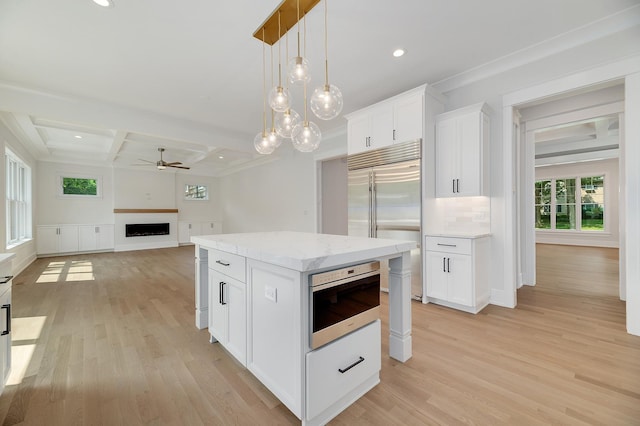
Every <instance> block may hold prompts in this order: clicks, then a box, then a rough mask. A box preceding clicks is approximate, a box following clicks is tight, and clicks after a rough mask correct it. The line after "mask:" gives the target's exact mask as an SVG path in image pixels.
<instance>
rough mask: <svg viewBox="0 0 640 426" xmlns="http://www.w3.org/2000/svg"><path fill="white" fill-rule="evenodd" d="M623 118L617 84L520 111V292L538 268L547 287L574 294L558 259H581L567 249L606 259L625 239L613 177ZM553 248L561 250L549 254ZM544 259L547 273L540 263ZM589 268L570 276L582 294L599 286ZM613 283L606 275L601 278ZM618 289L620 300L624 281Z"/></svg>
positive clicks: (620, 89)
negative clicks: (580, 282)
mask: <svg viewBox="0 0 640 426" xmlns="http://www.w3.org/2000/svg"><path fill="white" fill-rule="evenodd" d="M623 114H624V84H623V82H618V84H613V85H612V84H611V83H608V84H606V85H601V86H598V87H592V88H590V90H588V91H585V90H581V91H577V92H574V93H565V94H562V95H560V96H556V97H554V98H550V99H546V100H545V102H533V103H531V104H524V105H521V106H519V107H518V109H517V115H516V117H518V120H517V127H518V128H519V129H520V134H519V135H518V136H519V138H518V139H519V143H520V149H519V150H518V151H517V152H518V153H519V171H520V173H518V179H519V183H518V218H519V223H518V235H519V237H520V238H519V240H518V244H519V247H518V248H519V253H520V260H521V261H520V262H519V264H518V267H519V269H520V271H519V274H518V277H519V285H518V287H520V286H521V285H536V283H537V282H539V281H540V280H538V277H537V271H538V270H539V269H540V268H539V267H541V268H542V271H546V272H547V273H546V274H545V275H544V277H543V278H544V279H543V280H542V281H541V282H543V283H544V284H545V285H546V286H552V287H557V285H558V284H560V283H563V282H565V283H567V290H568V289H570V288H573V290H578V289H577V288H576V287H575V285H576V284H577V282H573V281H572V280H571V279H570V277H565V279H563V278H562V277H563V276H564V270H560V269H558V268H559V265H558V264H557V261H558V259H564V261H565V262H567V265H575V264H576V263H577V264H580V263H581V262H579V260H580V259H578V258H577V257H575V256H580V255H581V254H580V250H578V249H576V250H570V249H569V248H570V247H574V248H577V247H600V248H601V249H602V250H601V251H602V252H605V253H606V252H607V251H608V252H609V253H607V254H604V259H610V258H611V257H612V256H614V254H612V253H610V252H611V251H612V249H617V248H618V247H619V244H620V241H619V240H620V238H619V237H620V235H623V234H624V233H620V232H619V230H620V228H621V226H620V224H621V223H623V222H620V221H619V220H618V219H619V210H623V208H619V207H621V206H624V200H623V199H620V198H619V194H618V192H619V191H618V189H619V184H618V182H619V181H620V180H624V179H619V178H620V175H621V173H622V169H621V168H620V167H619V160H618V158H619V153H620V151H621V146H623V142H624V141H623V140H622V135H621V133H620V122H621V121H623ZM622 178H624V176H623V175H622ZM621 201H622V202H621ZM554 245H559V246H560V247H555V249H554ZM561 246H567V247H564V249H562V247H561ZM606 248H608V249H609V250H605V249H606ZM540 249H546V250H551V251H555V252H557V253H558V254H559V257H548V256H546V255H545V253H539V250H540ZM582 251H583V252H584V253H583V254H582V255H584V256H586V258H589V257H590V256H594V257H595V258H597V257H598V256H599V255H600V253H599V252H600V251H599V250H591V251H589V250H586V249H585V250H582ZM614 251H616V250H614ZM591 252H593V253H591ZM572 253H575V256H572V255H570V254H572ZM615 257H616V258H617V257H618V253H617V252H616V253H615ZM545 259H546V260H549V262H550V265H546V266H549V268H547V267H545V265H539V261H540V260H545ZM588 266H589V264H585V265H583V267H585V272H584V274H581V273H580V270H577V271H576V273H578V276H580V275H583V276H584V277H585V278H587V279H585V280H584V281H583V286H584V289H583V290H585V291H588V287H590V286H592V287H593V290H594V291H596V290H595V289H596V287H600V286H598V285H597V284H596V283H595V282H592V281H590V280H589V279H588V278H589V276H588V275H587V274H588V272H587V270H588V269H589V268H588ZM569 269H570V268H569ZM554 270H555V272H556V276H557V277H558V279H559V281H558V282H557V283H556V284H553V283H551V279H552V276H551V275H550V274H549V272H552V271H554ZM620 275H621V274H619V272H618V273H616V274H615V276H616V277H619V276H620ZM573 277H574V278H576V277H575V274H574V275H573ZM611 279H612V277H611V275H609V276H608V278H607V280H606V281H607V282H610V280H611ZM616 285H617V286H618V291H617V293H618V296H619V297H620V299H624V297H625V286H624V281H623V280H620V279H619V284H616ZM600 290H603V289H602V288H600Z"/></svg>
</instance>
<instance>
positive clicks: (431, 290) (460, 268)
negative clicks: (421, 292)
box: [425, 235, 490, 314]
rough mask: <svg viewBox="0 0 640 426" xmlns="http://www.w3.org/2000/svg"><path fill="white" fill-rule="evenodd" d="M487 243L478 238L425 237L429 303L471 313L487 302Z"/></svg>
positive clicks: (483, 238)
mask: <svg viewBox="0 0 640 426" xmlns="http://www.w3.org/2000/svg"><path fill="white" fill-rule="evenodd" d="M489 243H490V239H489V237H488V236H486V235H482V236H478V237H451V236H426V237H425V269H426V287H427V299H428V301H429V302H432V303H437V304H441V305H444V306H448V307H451V308H455V309H459V310H463V311H466V312H471V313H474V314H475V313H478V312H479V311H480V310H482V309H483V308H484V307H485V306H487V304H488V303H489V296H490V294H489V293H490V288H489V261H490V259H489V253H490V252H489Z"/></svg>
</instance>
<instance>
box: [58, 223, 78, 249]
mask: <svg viewBox="0 0 640 426" xmlns="http://www.w3.org/2000/svg"><path fill="white" fill-rule="evenodd" d="M58 229H59V230H60V231H59V233H58V252H60V253H69V252H74V251H78V226H76V225H60V226H58Z"/></svg>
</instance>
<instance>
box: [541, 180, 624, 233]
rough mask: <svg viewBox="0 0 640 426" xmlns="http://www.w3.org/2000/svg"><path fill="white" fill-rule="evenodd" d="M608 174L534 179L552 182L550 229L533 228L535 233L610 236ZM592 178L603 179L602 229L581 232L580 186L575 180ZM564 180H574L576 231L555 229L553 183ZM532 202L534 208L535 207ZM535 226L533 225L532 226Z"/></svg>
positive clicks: (555, 204)
mask: <svg viewBox="0 0 640 426" xmlns="http://www.w3.org/2000/svg"><path fill="white" fill-rule="evenodd" d="M607 175H608V173H606V172H589V173H580V174H577V175H571V176H553V177H540V178H536V179H535V181H534V183H535V182H538V181H541V180H550V181H552V185H551V186H552V191H553V196H552V197H551V203H550V204H549V208H550V209H551V211H552V212H553V214H552V215H551V229H546V228H535V231H536V233H538V232H539V233H547V234H562V233H566V234H591V235H610V234H611V230H610V229H611V227H610V226H611V225H610V223H609V222H610V219H609V216H610V214H609V210H610V207H609V206H610V201H609V193H610V192H611V190H612V189H610V188H609V179H608V177H607ZM593 176H602V177H603V179H604V186H603V189H604V220H603V229H602V231H589V230H587V231H583V230H582V194H581V193H580V189H581V188H582V185H578V182H577V180H578V179H582V178H585V177H593ZM558 179H560V180H566V179H575V180H576V195H575V200H576V202H575V206H576V229H556V206H557V203H556V196H555V188H556V186H555V182H556V180H558ZM536 205H537V204H535V202H534V206H536ZM534 226H535V224H534Z"/></svg>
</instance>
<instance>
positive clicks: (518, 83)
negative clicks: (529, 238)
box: [435, 25, 640, 306]
mask: <svg viewBox="0 0 640 426" xmlns="http://www.w3.org/2000/svg"><path fill="white" fill-rule="evenodd" d="M550 51H551V52H553V53H551V54H550V55H548V56H544V57H541V59H537V60H534V61H532V62H529V63H526V64H524V65H519V66H515V67H514V68H511V69H509V70H507V71H504V72H501V73H498V74H495V75H492V76H490V77H488V78H484V79H481V80H478V81H474V82H471V83H468V84H465V83H462V84H464V85H462V86H460V87H457V88H453V89H451V90H446V91H444V90H445V89H447V87H450V86H451V82H450V81H445V82H442V83H439V84H436V85H435V88H436V89H441V90H443V91H444V95H445V96H446V97H447V107H446V109H447V110H453V109H456V108H461V107H464V106H467V105H472V104H475V103H478V102H487V104H488V105H489V106H490V108H491V109H492V110H493V111H494V114H492V115H491V128H492V129H493V131H492V132H491V138H490V139H491V142H490V146H491V148H490V151H491V158H490V164H491V170H490V172H489V173H490V179H491V232H492V256H491V259H492V265H491V267H490V268H489V269H490V271H491V277H490V282H491V283H492V303H495V304H500V305H504V306H511V305H512V302H511V301H512V299H513V297H514V294H512V293H510V290H509V289H510V287H511V285H512V284H513V283H509V285H508V286H505V280H509V281H511V280H512V279H513V280H514V281H515V271H511V268H513V267H514V265H512V264H511V263H510V262H505V259H508V258H509V257H510V256H515V252H516V248H515V240H511V239H508V238H507V236H508V235H509V234H510V233H511V232H513V230H512V227H513V224H514V220H515V218H512V217H506V212H508V211H511V206H510V205H507V203H511V202H512V201H513V195H512V194H513V193H514V192H515V186H511V182H509V183H508V186H505V177H506V176H508V175H510V174H511V173H512V172H513V170H515V156H513V154H514V152H513V151H509V152H505V151H504V150H503V147H504V144H503V137H504V134H503V132H502V131H501V129H503V122H502V120H503V96H504V95H506V94H509V93H512V92H516V91H519V90H524V89H525V88H529V87H532V86H535V85H538V84H541V83H544V82H548V81H552V80H555V79H559V78H561V77H566V76H568V75H572V74H575V73H578V72H580V71H583V70H585V69H589V68H593V67H597V66H600V65H602V64H603V63H608V62H615V61H616V60H619V59H621V58H626V57H628V56H629V55H633V54H635V55H637V54H640V25H638V26H635V27H632V28H630V29H627V30H623V31H620V32H617V33H613V34H611V35H609V36H606V37H602V38H599V39H595V40H591V41H588V42H585V43H584V44H582V45H578V46H576V47H573V48H567V49H566V50H561V49H560V50H558V49H550ZM595 52H597V54H596V53H595ZM476 71H479V72H481V70H476ZM458 81H461V82H462V80H461V79H458ZM443 88H444V89H443ZM505 155H507V156H509V157H508V158H505ZM508 231H509V232H508ZM507 253H509V256H507V255H506V254H507ZM512 272H513V273H512Z"/></svg>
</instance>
